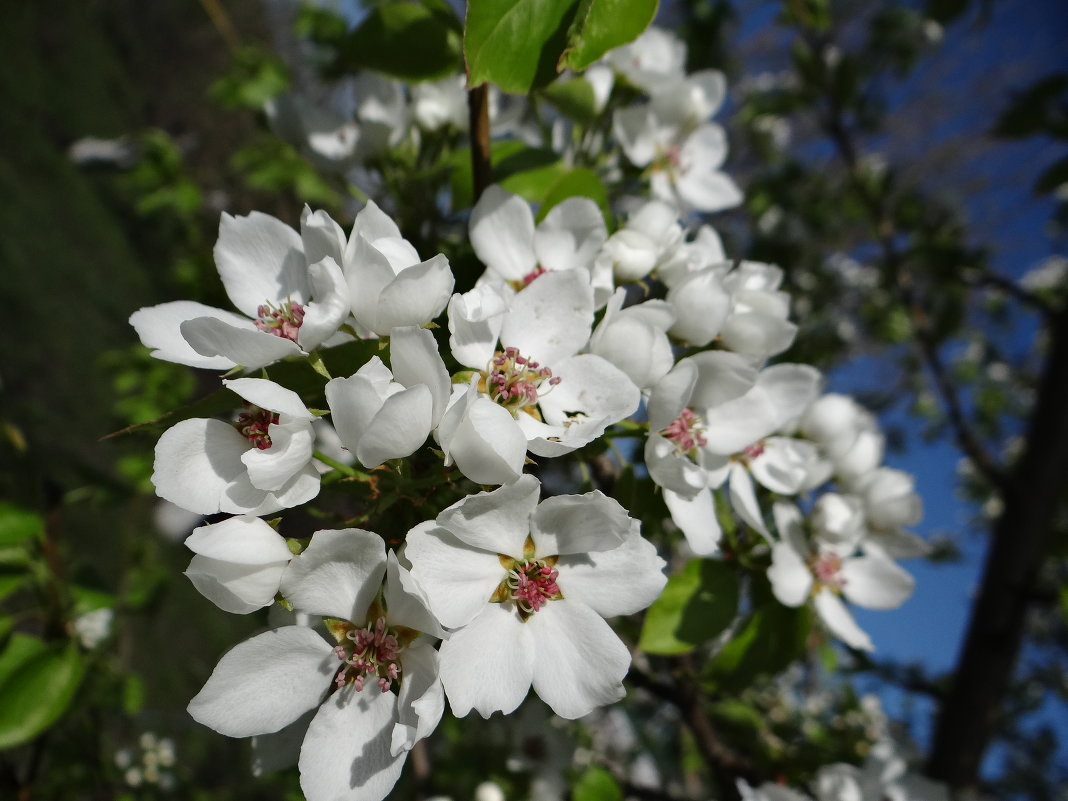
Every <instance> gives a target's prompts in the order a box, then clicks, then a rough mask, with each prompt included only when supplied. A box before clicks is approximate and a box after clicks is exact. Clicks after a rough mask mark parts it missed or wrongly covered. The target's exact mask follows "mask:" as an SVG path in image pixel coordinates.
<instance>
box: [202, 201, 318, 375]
mask: <svg viewBox="0 0 1068 801" xmlns="http://www.w3.org/2000/svg"><path fill="white" fill-rule="evenodd" d="M214 254H215V266H216V267H218V268H219V277H220V278H221V279H222V282H223V286H224V287H225V288H226V294H227V295H228V296H229V297H230V300H231V301H232V302H233V304H234V307H235V308H236V309H238V310H240V311H242V312H244V313H245V314H247V315H248V316H249V317H256V308H257V307H258V306H260V305H261V304H262V303H263V302H264V301H271V302H272V303H280V302H283V301H286V300H290V299H291V300H295V301H297V302H299V303H303V302H304V301H305V300H307V283H306V269H307V266H306V262H305V261H304V250H303V244H302V242H301V240H300V234H298V233H297V232H296V231H294V230H293V229H292V228H290V227H289V226H288V225H286V224H285V223H284V222H282V221H281V220H277V219H275V218H274V217H272V216H270V215H269V214H262V213H260V212H258V211H254V212H252V213H251V214H249V215H248V216H247V217H231V216H230V215H229V214H226V213H225V212H223V214H222V217H221V218H220V219H219V239H218V240H217V241H216V243H215V250H214ZM246 366H247V365H246Z"/></svg>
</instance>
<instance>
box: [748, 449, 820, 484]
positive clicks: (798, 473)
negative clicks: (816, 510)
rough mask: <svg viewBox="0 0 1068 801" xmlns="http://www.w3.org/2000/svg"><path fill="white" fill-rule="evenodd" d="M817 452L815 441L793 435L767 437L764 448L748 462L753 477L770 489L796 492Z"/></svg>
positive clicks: (815, 458)
mask: <svg viewBox="0 0 1068 801" xmlns="http://www.w3.org/2000/svg"><path fill="white" fill-rule="evenodd" d="M818 457H819V453H818V451H817V450H816V445H815V444H814V443H812V442H808V441H806V440H800V439H793V438H792V437H768V438H767V439H766V440H764V450H763V452H762V453H761V454H760V455H759V456H757V457H756V458H755V459H753V460H751V461H750V463H749V469H750V471H751V472H752V473H753V478H755V479H756V480H757V481H759V482H760V483H761V484H762V485H763V486H765V487H767V488H768V489H769V490H771V491H772V492H778V493H779V494H781V495H795V494H797V493H798V492H800V491H801V489H802V487H803V486H804V484H805V481H806V479H807V478H808V476H809V469H810V467H811V465H812V464H813V463H814V462H815V461H816V460H817V458H818Z"/></svg>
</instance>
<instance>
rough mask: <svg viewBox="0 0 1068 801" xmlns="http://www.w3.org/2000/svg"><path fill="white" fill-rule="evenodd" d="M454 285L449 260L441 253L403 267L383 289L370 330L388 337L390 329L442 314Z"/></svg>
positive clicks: (428, 319)
mask: <svg viewBox="0 0 1068 801" xmlns="http://www.w3.org/2000/svg"><path fill="white" fill-rule="evenodd" d="M453 284H454V280H453V276H452V268H450V267H449V260H448V259H447V258H445V256H444V255H442V254H441V253H439V254H438V255H436V256H434V258H432V259H429V260H427V261H424V262H422V263H420V264H414V265H412V266H411V267H407V268H405V269H404V270H402V271H401V273H400V275H398V276H397V277H396V278H394V279H393V281H391V282H390V283H389V285H387V286H386V287H385V288H384V289H383V290H382V294H381V295H380V296H379V298H378V309H377V314H376V318H375V319H376V321H377V322H376V327H375V328H374V329H372V330H374V331H375V332H376V333H379V334H388V333H389V329H391V328H395V327H398V326H406V325H415V326H419V325H423V324H424V323H428V322H430V321H431V320H433V319H434V318H435V317H437V316H438V315H439V314H441V312H442V311H444V309H445V306H446V305H447V304H448V302H449V298H450V297H451V296H452V288H453Z"/></svg>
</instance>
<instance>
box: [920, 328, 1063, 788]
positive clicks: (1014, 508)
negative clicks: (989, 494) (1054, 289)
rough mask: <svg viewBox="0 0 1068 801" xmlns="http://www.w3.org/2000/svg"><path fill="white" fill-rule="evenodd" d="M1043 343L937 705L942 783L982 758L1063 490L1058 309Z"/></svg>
mask: <svg viewBox="0 0 1068 801" xmlns="http://www.w3.org/2000/svg"><path fill="white" fill-rule="evenodd" d="M1050 334H1051V339H1052V343H1051V347H1050V352H1049V356H1048V357H1047V361H1046V365H1045V368H1044V371H1043V375H1042V380H1041V383H1040V384H1039V388H1038V396H1037V400H1036V402H1035V407H1034V409H1033V411H1032V414H1031V418H1030V420H1029V421H1028V426H1027V439H1026V442H1027V446H1026V449H1025V451H1024V455H1023V457H1022V458H1021V460H1020V461H1019V463H1018V464H1017V466H1016V468H1015V469H1014V470H1013V471H1012V473H1011V474H1010V476H1009V482H1008V489H1007V491H1006V492H1005V494H1004V503H1005V506H1004V509H1003V511H1002V514H1001V516H1000V517H999V518H998V520H997V522H996V523H995V524H994V531H993V541H992V542H991V544H990V550H989V551H988V552H987V557H986V564H985V565H984V567H983V577H982V582H981V584H980V585H979V586H980V592H979V597H978V598H977V599H976V601H975V605H974V607H973V608H972V614H971V619H970V620H969V624H968V631H967V634H966V636H965V640H964V645H963V647H962V649H961V652H960V656H959V658H958V661H957V668H956V673H955V675H954V679H953V684H952V686H951V687H950V691H949V694H948V697H947V699H946V701H945V703H944V704H943V706H942V710H941V714H940V715H939V718H938V722H937V725H936V727H935V734H934V739H933V741H932V748H931V756H930V759H929V761H928V764H927V771H928V773H929V774H930V775H931V776H932V777H934V778H935V779H938V780H940V781H944V782H946V783H947V784H949V785H950V786H952V787H958V788H970V787H975V786H976V785H977V783H978V776H979V766H980V763H981V761H982V756H983V752H984V751H985V750H986V747H987V745H988V743H989V742H990V740H991V738H992V736H993V733H994V728H995V725H996V723H997V720H998V707H999V705H1000V701H1001V699H1002V697H1003V696H1004V695H1005V692H1006V689H1007V688H1008V686H1009V682H1010V681H1011V679H1012V672H1013V668H1014V666H1015V664H1016V657H1017V654H1018V653H1019V650H1020V645H1021V643H1022V640H1023V635H1024V628H1025V626H1024V623H1025V617H1026V613H1027V610H1028V608H1029V606H1030V602H1031V601H1032V597H1033V595H1032V592H1033V588H1034V585H1035V582H1036V580H1037V577H1038V573H1039V569H1040V568H1041V566H1042V562H1043V560H1044V558H1045V557H1046V555H1047V553H1048V552H1049V550H1050V547H1051V546H1052V545H1053V544H1054V537H1053V534H1052V532H1053V525H1054V522H1055V519H1056V515H1057V513H1058V506H1059V505H1060V502H1061V498H1062V497H1064V493H1065V491H1066V490H1068V310H1065V311H1061V312H1060V313H1059V314H1058V315H1057V316H1056V317H1055V318H1054V320H1053V324H1052V325H1051V330H1050Z"/></svg>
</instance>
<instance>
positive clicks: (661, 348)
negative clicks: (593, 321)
mask: <svg viewBox="0 0 1068 801" xmlns="http://www.w3.org/2000/svg"><path fill="white" fill-rule="evenodd" d="M625 299H626V292H625V290H624V289H623V288H622V287H620V288H619V289H617V290H616V291H615V293H614V294H613V295H612V298H611V299H610V300H609V301H608V305H607V306H605V312H604V317H603V318H602V319H601V322H600V324H599V325H598V326H597V328H596V329H595V330H594V332H593V334H592V336H590V346H589V350H590V353H593V354H595V355H597V356H600V357H602V358H604V359H607V360H608V361H609V362H611V363H612V364H614V365H615V366H616V367H618V368H619V369H620V370H622V371H623V372H624V373H626V375H627V378H629V379H630V380H631V381H633V382H634V384H635V386H637V387H638V388H639V389H646V388H647V387H651V386H652V385H653V384H655V383H656V382H657V381H659V380H660V379H661V378H662V377H663V376H664V375H666V374H667V372H668V370H670V369H671V367H672V366H673V365H674V363H675V354H674V352H673V351H672V349H671V342H670V340H668V337H667V331H668V329H669V328H671V324H672V323H673V322H674V320H675V313H674V311H673V310H672V308H671V306H670V305H669V304H668V303H666V302H665V301H662V300H647V301H645V302H644V303H638V304H636V305H634V306H628V307H627V308H623V303H624V301H625Z"/></svg>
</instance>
